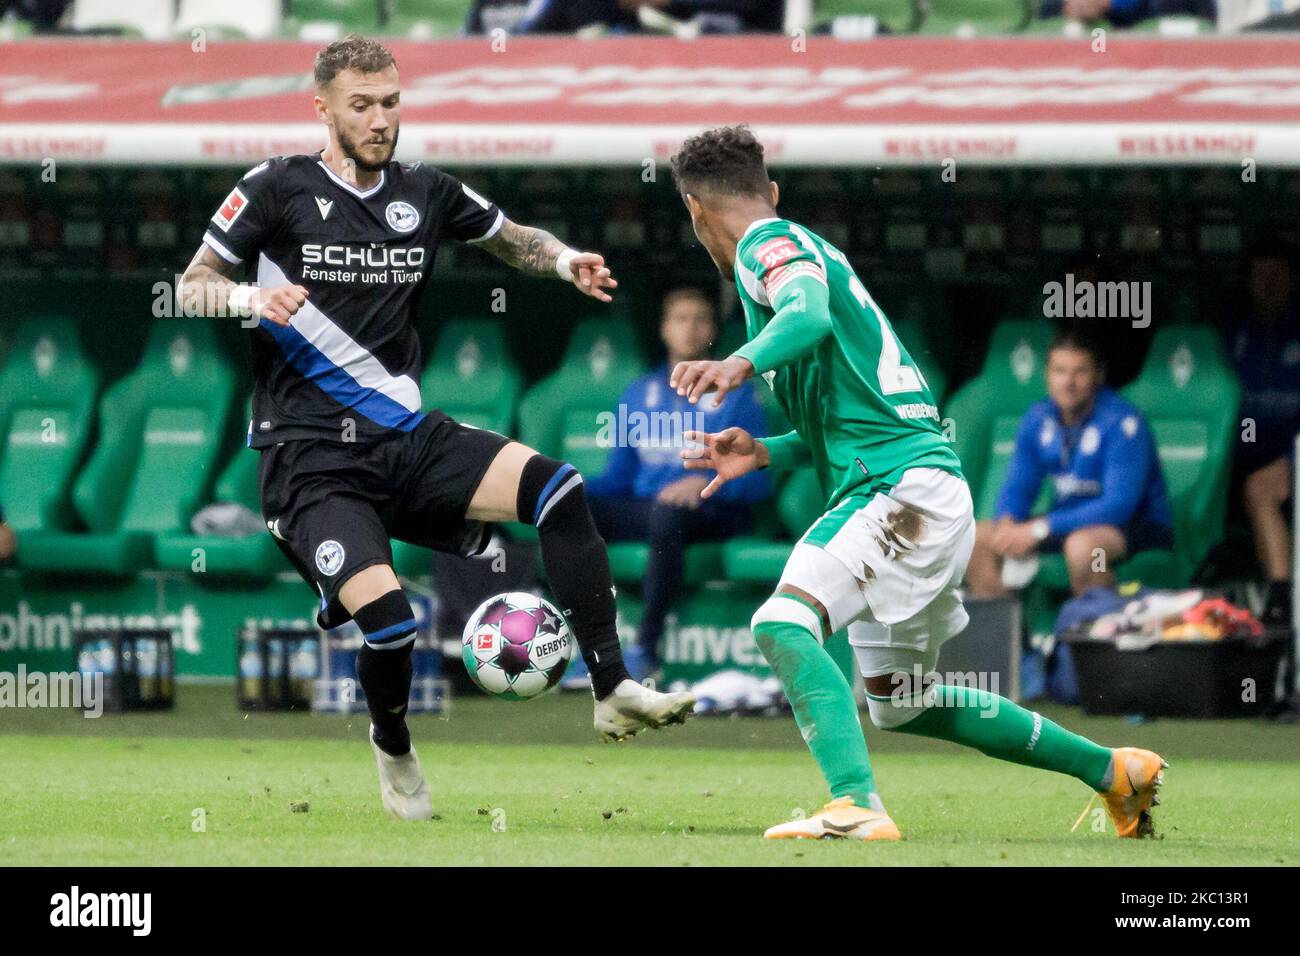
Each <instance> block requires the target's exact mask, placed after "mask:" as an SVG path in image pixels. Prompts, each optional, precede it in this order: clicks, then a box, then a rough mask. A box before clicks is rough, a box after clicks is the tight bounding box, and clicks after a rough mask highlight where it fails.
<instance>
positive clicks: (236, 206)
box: [212, 186, 248, 232]
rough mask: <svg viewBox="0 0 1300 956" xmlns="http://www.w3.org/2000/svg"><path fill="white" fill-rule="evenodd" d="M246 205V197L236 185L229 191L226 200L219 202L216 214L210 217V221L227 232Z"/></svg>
mask: <svg viewBox="0 0 1300 956" xmlns="http://www.w3.org/2000/svg"><path fill="white" fill-rule="evenodd" d="M247 206H248V197H247V196H245V195H244V194H243V193H241V192H240V191H239V187H238V186H236V187H235V188H234V189H232V190H231V191H230V195H229V196H227V197H226V201H225V202H223V203H222V204H221V208H220V209H218V210H217V214H216V215H215V216H213V217H212V221H213V222H215V223H216V224H217V225H218V226H219V227H220V228H221V231H222V232H229V231H230V227H231V226H233V225H234V224H235V220H236V219H238V218H239V217H240V215H241V214H242V213H243V211H244V209H245V208H247Z"/></svg>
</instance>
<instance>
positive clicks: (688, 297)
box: [586, 289, 771, 671]
mask: <svg viewBox="0 0 1300 956" xmlns="http://www.w3.org/2000/svg"><path fill="white" fill-rule="evenodd" d="M717 332H718V323H717V319H716V316H715V312H714V307H713V302H712V301H711V300H710V299H709V297H708V296H706V295H705V294H704V293H703V292H701V291H699V290H698V289H677V290H675V291H673V292H671V293H669V294H668V296H667V297H665V299H664V302H663V309H662V318H661V320H660V325H659V336H660V338H661V339H662V340H663V343H664V346H665V348H666V349H667V351H668V361H667V362H666V363H664V364H662V365H660V366H659V367H658V368H656V369H655V370H654V371H652V372H649V373H647V374H646V375H644V376H642V377H641V378H639V379H637V380H636V381H635V382H633V383H632V384H631V385H629V386H628V388H627V391H625V392H624V393H623V396H622V398H621V399H620V400H619V407H618V409H617V411H616V416H615V418H616V424H617V426H618V427H616V428H611V429H610V430H609V432H610V435H611V437H612V438H613V439H614V448H613V451H612V452H611V453H610V456H609V461H608V462H607V464H606V466H605V470H604V472H602V473H601V474H600V475H598V476H596V477H595V478H592V479H589V480H588V481H587V483H586V485H587V500H588V502H589V504H590V506H591V513H592V516H593V517H594V518H595V521H596V527H597V528H598V529H599V530H600V533H601V536H602V537H604V538H605V540H606V541H646V542H648V543H649V544H650V561H649V565H648V566H647V568H646V576H645V582H644V600H645V613H644V616H643V617H642V619H641V630H640V636H639V638H638V645H639V646H640V647H641V648H642V649H643V651H644V653H645V654H646V655H647V657H648V660H647V661H646V662H645V667H646V669H647V670H650V671H655V670H658V663H659V662H658V645H659V638H660V637H661V636H662V635H663V628H664V617H665V615H666V614H667V612H668V610H669V609H670V608H671V607H672V604H673V602H674V601H675V600H676V599H677V597H678V595H679V594H680V593H681V589H682V577H683V566H684V554H685V549H686V545H688V544H692V543H694V542H697V541H721V540H725V539H727V538H730V537H733V536H735V535H737V534H741V533H743V532H744V531H745V530H747V529H748V527H749V525H750V519H751V508H752V506H753V505H754V504H756V503H758V502H760V501H762V500H763V499H764V498H766V497H767V496H768V494H769V493H770V492H771V486H770V481H769V478H768V475H767V473H766V472H754V473H753V474H749V475H746V476H744V477H743V478H740V479H738V480H735V481H730V482H728V483H727V484H725V485H723V486H722V488H721V490H719V491H718V492H717V493H716V494H714V495H713V496H711V497H710V498H709V499H708V500H702V499H701V498H700V491H701V490H702V489H703V488H704V486H705V485H707V484H708V483H709V481H710V480H711V479H712V478H713V474H712V473H711V472H704V473H700V472H687V473H685V474H684V473H683V471H682V463H681V458H680V453H681V449H682V446H683V443H684V438H683V432H686V431H690V430H697V431H705V432H718V431H721V430H722V429H724V428H731V427H733V426H739V427H741V428H743V429H745V430H746V431H748V432H750V433H751V434H755V435H765V434H767V427H766V422H765V419H764V416H763V411H762V409H761V408H760V407H759V405H758V402H757V399H756V396H755V395H754V390H753V388H752V387H751V386H750V385H749V384H748V383H746V385H745V386H744V387H742V388H739V389H736V390H734V391H732V392H730V393H729V394H728V395H727V396H726V398H724V399H723V401H722V403H721V404H718V403H717V402H716V400H715V398H714V396H713V395H708V396H705V398H704V399H701V401H700V402H699V404H698V405H691V404H690V403H689V402H688V401H687V400H686V399H685V398H682V397H680V396H679V395H678V394H677V392H676V391H675V390H674V389H672V388H670V387H669V386H668V373H669V371H670V370H671V369H672V368H673V367H674V366H675V365H676V364H677V363H678V362H687V361H692V360H694V359H699V358H703V357H704V356H706V355H707V354H708V352H709V349H710V347H711V346H712V345H713V342H714V339H715V338H716V337H717ZM636 656H637V655H635V654H633V655H632V656H631V657H630V660H631V661H636Z"/></svg>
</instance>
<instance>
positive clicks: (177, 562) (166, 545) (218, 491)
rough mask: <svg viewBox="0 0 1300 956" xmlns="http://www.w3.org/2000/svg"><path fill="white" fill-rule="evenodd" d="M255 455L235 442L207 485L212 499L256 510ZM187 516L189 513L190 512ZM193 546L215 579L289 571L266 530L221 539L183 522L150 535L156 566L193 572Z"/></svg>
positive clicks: (257, 455) (265, 576)
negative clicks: (192, 529) (195, 531)
mask: <svg viewBox="0 0 1300 956" xmlns="http://www.w3.org/2000/svg"><path fill="white" fill-rule="evenodd" d="M244 411H245V417H247V418H250V419H251V418H252V417H253V413H252V403H251V402H249V403H248V405H246V406H245V409H244ZM260 459H261V455H260V453H258V452H256V451H254V450H253V449H251V448H248V447H246V446H245V444H244V443H243V442H241V443H240V446H239V448H238V449H237V450H236V451H235V453H234V456H233V457H232V458H231V459H230V462H229V464H227V465H226V468H225V470H224V471H222V472H221V475H220V477H218V478H217V483H216V487H215V488H214V489H213V494H212V500H213V501H214V502H231V503H234V504H241V505H244V506H245V507H247V508H251V509H252V510H253V512H254V513H256V514H258V515H260V514H261V513H262V502H261V493H260V491H259V489H258V483H257V466H258V462H259V461H260ZM191 517H192V516H191ZM196 549H202V554H203V562H202V565H201V567H202V569H203V570H202V572H201V573H203V574H207V575H211V576H213V577H218V578H255V579H258V580H266V579H269V577H270V576H271V575H272V574H274V573H275V572H277V571H286V570H289V569H290V567H291V566H290V564H289V562H288V561H287V560H285V558H284V555H282V554H281V553H280V549H279V548H278V547H276V544H275V541H274V539H273V538H272V537H271V535H270V534H269V533H260V534H254V535H248V536H246V537H221V536H217V535H196V534H191V533H190V530H189V525H188V522H187V523H186V526H185V527H184V528H183V529H179V530H175V531H164V532H161V533H160V534H158V535H157V537H156V538H155V539H154V555H155V560H156V562H157V564H158V567H160V568H163V569H165V570H168V571H184V572H186V573H195V572H196V570H197V568H198V567H199V566H196V562H195V558H196V556H197V552H196Z"/></svg>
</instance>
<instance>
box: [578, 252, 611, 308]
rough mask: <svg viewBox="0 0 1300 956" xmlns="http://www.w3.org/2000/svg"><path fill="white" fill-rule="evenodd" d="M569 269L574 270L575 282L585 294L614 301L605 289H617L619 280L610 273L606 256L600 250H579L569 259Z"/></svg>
mask: <svg viewBox="0 0 1300 956" xmlns="http://www.w3.org/2000/svg"><path fill="white" fill-rule="evenodd" d="M569 269H570V270H571V271H572V272H573V284H574V285H575V286H577V287H578V291H579V292H581V293H582V294H583V295H589V296H591V297H592V298H593V299H599V300H600V301H601V302H613V301H614V299H613V297H612V296H611V295H610V294H609V293H608V292H606V291H605V290H606V289H617V288H618V280H617V279H615V278H614V277H613V276H612V275H610V274H609V267H608V266H606V265H605V257H604V256H602V255H601V254H600V253H599V252H579V253H578V254H577V255H576V256H574V257H573V258H572V259H570V260H569Z"/></svg>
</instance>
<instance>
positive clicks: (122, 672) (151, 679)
mask: <svg viewBox="0 0 1300 956" xmlns="http://www.w3.org/2000/svg"><path fill="white" fill-rule="evenodd" d="M76 643H77V670H79V671H80V672H81V675H82V679H83V680H90V679H94V676H95V675H96V674H100V675H103V680H104V709H105V710H169V709H171V708H172V707H173V706H174V705H175V702H176V696H175V695H176V660H175V657H174V655H173V653H172V635H171V632H170V631H165V630H162V629H161V628H117V629H114V630H80V631H77V632H76Z"/></svg>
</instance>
